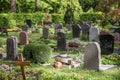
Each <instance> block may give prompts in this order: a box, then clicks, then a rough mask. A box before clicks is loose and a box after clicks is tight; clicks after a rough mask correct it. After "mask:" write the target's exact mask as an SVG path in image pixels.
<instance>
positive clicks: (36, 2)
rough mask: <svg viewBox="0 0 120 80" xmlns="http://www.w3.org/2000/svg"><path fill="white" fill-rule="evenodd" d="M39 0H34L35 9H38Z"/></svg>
mask: <svg viewBox="0 0 120 80" xmlns="http://www.w3.org/2000/svg"><path fill="white" fill-rule="evenodd" d="M39 5H40V0H35V11H39V7H40V6H39Z"/></svg>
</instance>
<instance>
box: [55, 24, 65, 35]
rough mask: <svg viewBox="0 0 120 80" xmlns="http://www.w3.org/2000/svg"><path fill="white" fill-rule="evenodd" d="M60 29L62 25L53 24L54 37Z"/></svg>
mask: <svg viewBox="0 0 120 80" xmlns="http://www.w3.org/2000/svg"><path fill="white" fill-rule="evenodd" d="M60 29H63V25H62V24H55V26H54V30H55V31H54V33H55V35H56V34H57V32H58V31H59V30H60Z"/></svg>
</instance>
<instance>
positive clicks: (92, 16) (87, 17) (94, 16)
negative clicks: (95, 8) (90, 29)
mask: <svg viewBox="0 0 120 80" xmlns="http://www.w3.org/2000/svg"><path fill="white" fill-rule="evenodd" d="M79 18H80V21H93V22H95V21H96V20H100V19H101V14H98V13H82V14H80V15H79Z"/></svg>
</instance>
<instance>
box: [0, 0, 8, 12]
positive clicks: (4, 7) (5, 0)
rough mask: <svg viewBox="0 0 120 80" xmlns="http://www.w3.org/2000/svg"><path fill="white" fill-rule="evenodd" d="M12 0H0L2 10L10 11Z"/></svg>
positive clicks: (0, 9)
mask: <svg viewBox="0 0 120 80" xmlns="http://www.w3.org/2000/svg"><path fill="white" fill-rule="evenodd" d="M9 8H10V0H0V12H9V11H10V9H9Z"/></svg>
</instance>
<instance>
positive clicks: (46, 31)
mask: <svg viewBox="0 0 120 80" xmlns="http://www.w3.org/2000/svg"><path fill="white" fill-rule="evenodd" d="M42 30H43V31H42V32H43V34H42V35H43V36H42V37H43V38H44V39H48V38H49V28H46V27H44V28H43V29H42Z"/></svg>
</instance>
